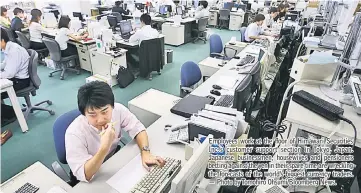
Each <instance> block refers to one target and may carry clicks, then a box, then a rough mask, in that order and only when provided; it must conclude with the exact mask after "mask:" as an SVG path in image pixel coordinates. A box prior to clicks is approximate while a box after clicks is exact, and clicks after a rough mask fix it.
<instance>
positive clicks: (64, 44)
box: [55, 16, 87, 57]
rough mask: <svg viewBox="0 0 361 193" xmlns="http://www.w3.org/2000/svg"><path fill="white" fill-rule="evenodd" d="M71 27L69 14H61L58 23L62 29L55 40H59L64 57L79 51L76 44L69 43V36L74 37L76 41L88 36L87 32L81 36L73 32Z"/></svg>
mask: <svg viewBox="0 0 361 193" xmlns="http://www.w3.org/2000/svg"><path fill="white" fill-rule="evenodd" d="M69 27H70V18H69V17H68V16H61V17H60V19H59V24H58V28H59V29H60V30H59V33H58V34H57V35H56V36H55V41H57V42H58V44H59V47H60V50H61V56H62V57H67V56H71V55H74V54H76V53H77V49H76V47H75V46H74V45H68V40H69V38H72V39H73V40H76V41H80V40H82V39H84V38H86V37H87V34H84V35H83V36H79V35H76V34H73V33H71V31H70V30H69Z"/></svg>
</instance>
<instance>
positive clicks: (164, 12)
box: [159, 5, 167, 15]
mask: <svg viewBox="0 0 361 193" xmlns="http://www.w3.org/2000/svg"><path fill="white" fill-rule="evenodd" d="M159 13H160V14H161V15H164V14H166V13H167V7H166V6H165V5H162V6H159Z"/></svg>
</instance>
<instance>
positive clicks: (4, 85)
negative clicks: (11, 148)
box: [0, 79, 29, 132]
mask: <svg viewBox="0 0 361 193" xmlns="http://www.w3.org/2000/svg"><path fill="white" fill-rule="evenodd" d="M0 85H1V93H3V92H7V93H8V96H9V99H10V102H11V104H12V106H13V108H14V111H15V114H16V118H17V119H18V121H19V125H20V128H21V130H22V131H23V132H27V131H28V130H29V128H28V125H27V123H26V120H25V118H24V114H23V112H22V111H21V108H20V105H19V101H18V98H17V96H16V93H15V90H14V88H13V82H12V81H10V80H8V79H0Z"/></svg>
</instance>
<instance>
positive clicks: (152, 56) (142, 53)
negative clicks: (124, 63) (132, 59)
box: [139, 38, 164, 80]
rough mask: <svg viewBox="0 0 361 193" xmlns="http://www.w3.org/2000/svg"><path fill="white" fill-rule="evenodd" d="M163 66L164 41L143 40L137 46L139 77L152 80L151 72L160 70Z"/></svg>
mask: <svg viewBox="0 0 361 193" xmlns="http://www.w3.org/2000/svg"><path fill="white" fill-rule="evenodd" d="M163 66H164V39H163V38H154V39H150V40H143V41H142V42H141V43H140V46H139V76H141V77H143V78H148V80H152V78H153V77H152V74H151V72H153V71H157V72H158V75H161V72H160V70H161V69H163Z"/></svg>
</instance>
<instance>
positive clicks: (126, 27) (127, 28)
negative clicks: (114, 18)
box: [119, 20, 132, 39]
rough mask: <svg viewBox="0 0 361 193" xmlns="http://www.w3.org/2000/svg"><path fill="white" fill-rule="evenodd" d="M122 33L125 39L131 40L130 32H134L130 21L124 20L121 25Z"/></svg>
mask: <svg viewBox="0 0 361 193" xmlns="http://www.w3.org/2000/svg"><path fill="white" fill-rule="evenodd" d="M119 25H120V32H121V36H122V38H123V39H129V38H130V36H131V35H130V32H132V23H131V21H130V20H123V21H121V22H120V23H119Z"/></svg>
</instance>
